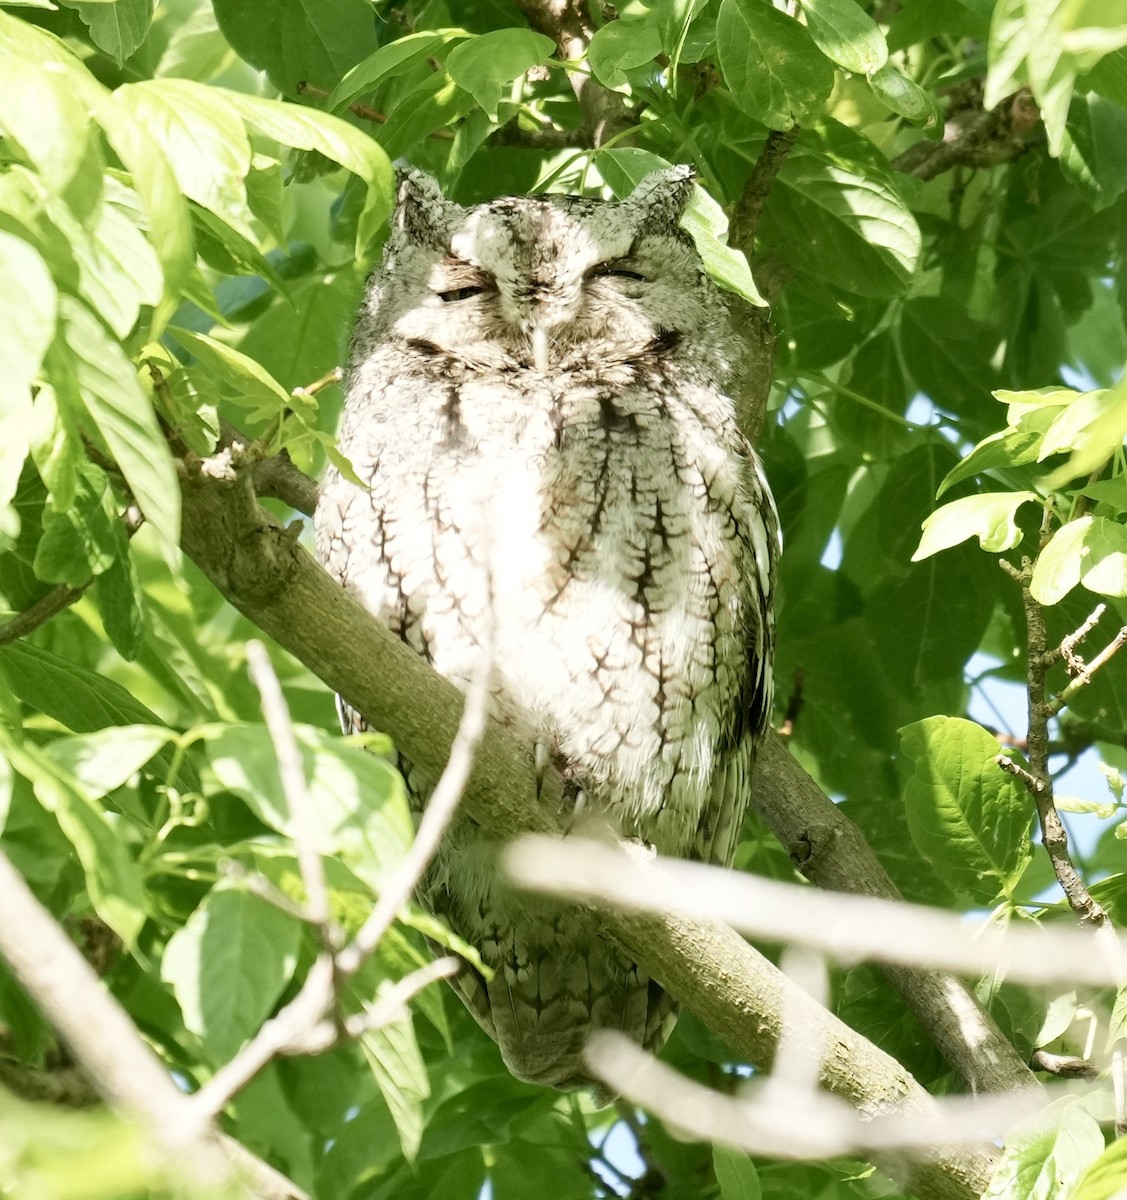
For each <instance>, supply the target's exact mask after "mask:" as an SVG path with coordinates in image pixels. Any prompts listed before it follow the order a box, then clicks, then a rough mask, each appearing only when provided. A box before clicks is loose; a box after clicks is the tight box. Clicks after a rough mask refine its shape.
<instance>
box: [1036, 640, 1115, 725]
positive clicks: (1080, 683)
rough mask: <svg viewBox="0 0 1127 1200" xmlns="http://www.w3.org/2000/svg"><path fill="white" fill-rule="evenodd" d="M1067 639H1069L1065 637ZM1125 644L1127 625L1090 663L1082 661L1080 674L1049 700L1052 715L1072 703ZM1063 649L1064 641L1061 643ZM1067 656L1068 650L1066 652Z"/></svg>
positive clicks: (1048, 706) (1049, 709)
mask: <svg viewBox="0 0 1127 1200" xmlns="http://www.w3.org/2000/svg"><path fill="white" fill-rule="evenodd" d="M1065 640H1066V641H1067V639H1065ZM1124 645H1127V625H1124V626H1123V627H1122V629H1120V631H1119V632H1118V633H1117V634H1116V635H1115V637H1113V638H1112V639H1111V641H1110V642H1108V644H1107V645H1106V646H1105V647H1104V648H1103V649H1102V650H1101V651H1100V652H1099V654H1097V655H1096V657H1095V658H1093V659H1092V661H1091V662H1090V663H1081V666H1080V671H1079V674H1078V675H1077V676H1076V678H1075V679H1073V680H1072V681H1071V682H1070V683H1069V684H1068V686H1067V687H1066V688H1065V689H1064V690H1063V691H1062V692H1061V693H1060V694H1059V695H1058V696H1055V697H1054V698H1053V699H1052V700H1050V701H1049V703H1048V705H1047V708H1048V711H1049V715H1050V716H1054V717H1055V716H1056V715H1057V713H1059V712H1060V711H1061V709H1062V708H1067V707H1068V705H1069V704H1070V703H1071V701H1072V698H1073V696H1075V695H1076V693H1077V692H1078V691H1080V689H1081V688H1082V687H1085V686H1087V685H1088V684H1089V683H1091V682H1092V676H1093V675H1095V673H1096V672H1097V671H1098V670H1099V669H1100V668H1101V667H1102V666H1104V665H1105V664H1106V663H1107V662H1109V661H1110V660H1111V659H1112V658H1113V657H1114V656H1115V655H1116V654H1118V653H1119V651H1120V650H1122V649H1123V647H1124ZM1061 647H1062V650H1063V647H1064V642H1062V643H1061ZM1064 653H1065V656H1066V657H1067V651H1065V652H1064Z"/></svg>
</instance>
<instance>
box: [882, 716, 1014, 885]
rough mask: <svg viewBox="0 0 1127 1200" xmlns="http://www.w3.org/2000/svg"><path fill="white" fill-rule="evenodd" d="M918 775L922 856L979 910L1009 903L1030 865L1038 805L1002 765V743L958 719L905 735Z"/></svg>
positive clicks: (912, 795)
mask: <svg viewBox="0 0 1127 1200" xmlns="http://www.w3.org/2000/svg"><path fill="white" fill-rule="evenodd" d="M900 744H901V747H902V749H903V753H904V756H905V758H907V759H908V760H909V761H910V762H911V763H912V764H913V766H914V773H913V775H912V776H911V777H910V778H909V780H908V782H907V785H906V786H905V789H904V803H905V805H906V807H907V811H908V828H909V829H910V830H911V834H912V841H913V842H914V843H915V845H916V849H917V850H918V851H919V852H920V853H921V854H922V855H923V856H924V857H925V858H926V859H928V861H929V862H931V863H932V864H934V866H935V867H936V869H937V870H938V871H940V872H941V873H942V874H944V875H945V877H946V878H947V879H948V880H949V882H950V883H951V884H952V885H953V886H954V887H956V888H958V890H959V891H961V892H962V893H963V894H964V895H966V896H968V897H969V898H970V899H971V900H972V901H973V902H974V903H975V904H978V905H986V906H989V905H992V904H994V903H995V902H996V901H997V899H998V897H999V896H1005V895H1009V894H1010V892H1011V891H1012V889H1013V888H1014V886H1015V885H1016V884H1017V881H1018V880H1019V879H1020V878H1021V875H1022V873H1023V872H1024V870H1025V868H1026V866H1027V865H1028V864H1029V860H1030V848H1029V831H1030V826H1031V824H1032V820H1033V811H1034V810H1033V802H1032V801H1031V800H1030V799H1029V795H1028V793H1027V792H1026V790H1025V788H1024V786H1023V785H1022V784H1021V783H1019V782H1018V780H1016V779H1015V778H1013V776H1011V775H1007V774H1006V773H1005V772H1004V771H1002V769H1001V768H1000V767H999V766H998V764H997V763H996V762H995V759H996V758H997V756H998V751H999V748H998V742H997V739H996V738H994V737H993V736H992V735H991V734H989V733H987V732H986V730H985V729H983V728H982V726H981V725H977V724H975V723H974V722H973V721H965V720H963V719H962V718H959V717H928V718H927V719H926V720H924V721H917V722H915V724H912V725H906V726H904V728H903V729H901V730H900Z"/></svg>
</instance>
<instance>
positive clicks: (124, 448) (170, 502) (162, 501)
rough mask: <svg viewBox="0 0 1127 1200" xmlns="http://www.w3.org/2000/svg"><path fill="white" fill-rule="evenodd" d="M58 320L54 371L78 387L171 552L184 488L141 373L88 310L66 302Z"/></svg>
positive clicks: (84, 404)
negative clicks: (146, 391) (141, 380)
mask: <svg viewBox="0 0 1127 1200" xmlns="http://www.w3.org/2000/svg"><path fill="white" fill-rule="evenodd" d="M59 316H60V333H61V334H62V340H61V341H60V342H57V343H56V345H55V347H53V348H52V351H51V355H52V361H53V365H54V367H55V368H56V369H57V370H59V371H60V372H61V373H62V375H63V377H64V378H65V377H67V376H69V377H70V378H71V380H72V381H73V389H74V392H75V393H76V396H75V397H74V399H76V400H77V401H78V402H79V403H80V404H81V405H82V407H83V409H84V410H85V414H86V416H87V417H88V419H89V421H90V422H92V424H93V427H94V428H95V429H96V430H97V433H98V435H99V436H100V437H101V438H102V439H104V440H105V444H106V445H107V446H108V447H109V450H110V453H111V454H112V455H113V457H114V461H115V462H116V463H117V465H118V467H119V468H120V469H121V472H122V474H123V475H124V476H125V481H126V483H127V484H128V485H129V487H130V489H131V490H132V492H133V495H134V497H135V498H136V500H137V503H138V504H139V505H140V508H141V512H142V513H144V515H145V519H146V520H147V521H148V522H149V523H150V524H151V525H152V526H153V528H154V529H155V530H156V531H157V533H158V534H159V535H160V537H161V539H162V540H163V542H164V545H165V547H166V549H167V550H169V551H171V550H172V549H173V548H174V547H176V546H177V544H178V542H179V540H180V484H179V482H178V481H177V478H176V469H175V467H174V466H173V463H172V453H171V451H170V450H169V448H168V443H167V441H165V438H164V435H163V434H162V433H161V430H160V426H159V425H158V424H157V419H156V416H155V415H154V413H153V407H152V405H151V404H150V402H149V398H148V397H147V396H146V395H145V393H144V392H143V391H142V390H141V385H140V383H139V382H138V379H137V370H136V368H135V367H134V366H133V364H132V363H131V362H130V361H129V359H127V358H126V357H125V352H124V351H123V350H122V348H121V346H120V345H119V344H118V343H117V342H115V341H113V340H112V339H111V338H110V337H109V336H108V335H107V334H106V332H105V330H104V329H103V328H102V326H101V324H99V322H98V321H97V320H96V319H95V318H94V316H93V315H92V314H91V313H90V311H89V310H88V309H87V308H86V307H85V306H84V305H82V304H79V303H78V302H77V301H74V300H71V299H70V298H69V297H63V298H62V300H61V302H60V306H59Z"/></svg>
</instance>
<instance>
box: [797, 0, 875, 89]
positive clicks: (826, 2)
mask: <svg viewBox="0 0 1127 1200" xmlns="http://www.w3.org/2000/svg"><path fill="white" fill-rule="evenodd" d="M801 4H802V11H803V12H804V13H805V14H806V23H807V24H808V25H809V27H810V36H811V37H812V38H813V39H814V43H815V45H816V46H817V47H818V49H819V50H821V52H822V53H823V54H824V55H825V56H826V57H827V58H828V59H829V60H830V61H831V62H835V63H837V65H838V66H839V67H844V68H845V70H847V71H852V72H853V74H854V75H872V74H873V72H874V71H879V70H880V68H881V67H883V66H884V64H885V63H886V62H887V61H888V46H887V45H886V44H885V40H884V34H883V33H881V31H880V29H879V28H878V26H877V23H876V22H875V21H874V20H873V18H872V17H870V16H869V14H868V13H867V12H865V11H864V10H863V9H862V8H860V7H859V6H858V4H857V3H856V0H801Z"/></svg>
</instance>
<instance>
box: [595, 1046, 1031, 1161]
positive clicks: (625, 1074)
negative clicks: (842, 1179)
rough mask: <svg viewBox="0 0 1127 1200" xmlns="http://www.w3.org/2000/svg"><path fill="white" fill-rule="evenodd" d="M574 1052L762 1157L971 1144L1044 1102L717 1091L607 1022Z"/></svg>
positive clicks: (641, 1099)
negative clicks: (879, 1104)
mask: <svg viewBox="0 0 1127 1200" xmlns="http://www.w3.org/2000/svg"><path fill="white" fill-rule="evenodd" d="M584 1060H585V1062H586V1064H587V1066H588V1068H589V1069H590V1070H591V1073H592V1074H593V1075H595V1076H596V1077H597V1078H599V1079H601V1080H603V1082H605V1083H606V1084H607V1085H608V1087H611V1088H613V1089H614V1090H615V1092H616V1093H618V1094H619V1095H623V1096H626V1097H628V1098H629V1099H630V1100H632V1101H633V1102H634V1103H636V1104H640V1105H642V1106H643V1107H645V1108H646V1109H648V1110H649V1111H650V1112H652V1113H654V1114H656V1115H657V1116H659V1117H661V1119H662V1120H663V1121H664V1122H665V1123H666V1124H667V1125H669V1126H671V1127H673V1128H675V1129H678V1130H680V1131H681V1133H682V1135H688V1136H690V1137H694V1138H697V1139H699V1140H701V1141H709V1142H720V1143H722V1144H724V1145H729V1146H736V1147H739V1148H740V1149H743V1150H745V1151H746V1152H747V1153H749V1154H757V1155H758V1154H762V1155H769V1156H770V1157H772V1158H788V1159H795V1160H811V1159H815V1160H816V1159H825V1158H836V1157H838V1156H840V1155H845V1154H850V1153H855V1152H856V1151H858V1150H869V1151H874V1150H875V1151H891V1150H899V1151H903V1150H912V1149H933V1148H934V1147H935V1146H936V1145H947V1146H951V1145H955V1144H959V1143H961V1144H964V1145H970V1146H980V1145H982V1144H983V1143H984V1142H985V1140H986V1139H987V1138H989V1137H991V1136H994V1137H998V1136H1001V1135H1002V1134H1004V1133H1005V1131H1006V1130H1007V1129H1008V1128H1009V1127H1010V1126H1011V1125H1012V1124H1013V1123H1014V1122H1015V1121H1016V1120H1019V1119H1021V1118H1024V1117H1028V1116H1029V1114H1030V1112H1031V1111H1034V1110H1035V1109H1037V1108H1039V1107H1041V1105H1042V1104H1043V1103H1044V1101H1043V1099H1042V1098H1041V1097H1040V1096H1038V1095H1034V1094H1031V1093H1029V1092H1019V1093H1007V1094H1005V1095H1001V1096H994V1097H989V1098H984V1097H981V1096H978V1097H974V1098H971V1097H969V1096H952V1097H949V1098H945V1099H936V1098H934V1097H931V1096H927V1097H924V1098H922V1099H921V1101H919V1102H916V1103H914V1104H906V1105H905V1107H904V1109H903V1110H896V1111H892V1112H885V1113H881V1114H879V1115H876V1114H868V1115H861V1114H858V1113H857V1112H856V1111H855V1110H853V1109H851V1108H850V1107H849V1105H848V1104H846V1103H845V1102H844V1101H842V1100H840V1099H839V1098H837V1097H836V1096H830V1095H827V1094H826V1093H824V1092H817V1091H813V1090H812V1089H810V1088H807V1087H801V1088H795V1087H789V1088H788V1087H786V1085H785V1084H781V1086H780V1087H778V1088H773V1089H772V1090H771V1091H770V1092H767V1090H766V1089H765V1088H761V1089H759V1090H757V1091H756V1092H754V1093H752V1094H750V1095H741V1096H735V1097H732V1096H723V1095H721V1094H719V1093H718V1092H715V1091H713V1090H712V1089H711V1088H707V1087H704V1086H703V1085H702V1084H700V1083H697V1082H696V1081H695V1080H693V1079H689V1078H688V1077H686V1076H684V1075H682V1074H680V1072H678V1071H675V1070H674V1069H673V1068H672V1067H669V1066H666V1065H665V1064H664V1063H661V1062H659V1061H658V1060H657V1059H656V1058H655V1057H654V1056H653V1055H652V1054H650V1053H648V1052H647V1051H645V1050H643V1049H642V1048H641V1047H640V1046H637V1045H636V1044H635V1043H634V1042H632V1041H631V1040H630V1039H629V1038H627V1037H625V1036H624V1035H622V1034H620V1033H617V1032H612V1031H611V1030H608V1029H602V1030H597V1031H596V1032H595V1033H594V1034H593V1035H592V1037H591V1040H590V1042H589V1043H588V1047H587V1051H586V1053H585V1055H584ZM780 1082H781V1081H780Z"/></svg>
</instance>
